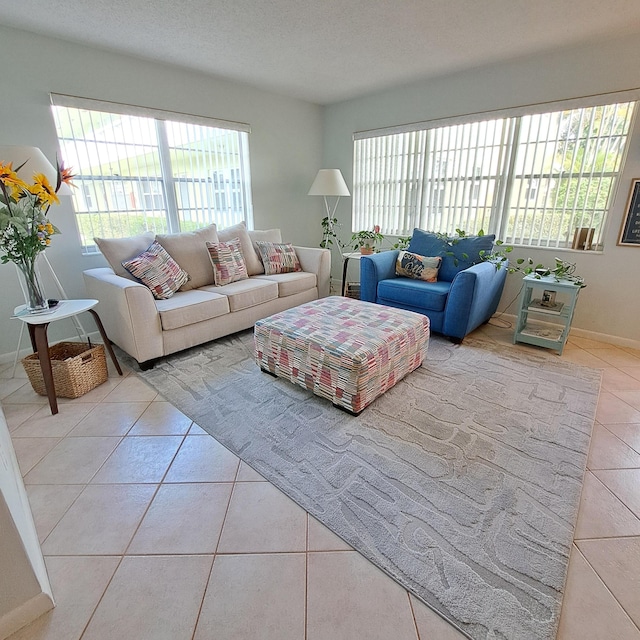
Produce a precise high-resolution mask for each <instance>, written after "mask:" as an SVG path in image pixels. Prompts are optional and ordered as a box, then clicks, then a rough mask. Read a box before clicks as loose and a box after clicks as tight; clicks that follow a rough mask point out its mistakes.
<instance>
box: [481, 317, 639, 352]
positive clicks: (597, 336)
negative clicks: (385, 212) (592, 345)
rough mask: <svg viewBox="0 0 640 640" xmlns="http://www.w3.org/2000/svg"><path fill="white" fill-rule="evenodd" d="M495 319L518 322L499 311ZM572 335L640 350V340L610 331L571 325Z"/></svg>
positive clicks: (512, 322)
mask: <svg viewBox="0 0 640 640" xmlns="http://www.w3.org/2000/svg"><path fill="white" fill-rule="evenodd" d="M493 319H496V320H505V321H507V322H510V323H511V326H512V327H515V324H516V316H515V315H514V314H511V313H499V314H497V315H496V316H494V318H493ZM571 336H574V337H577V338H588V339H589V340H596V341H597V342H605V343H606V344H612V345H614V346H616V347H627V348H628V349H637V350H638V351H640V340H632V339H631V338H621V337H620V336H612V335H610V334H608V333H599V332H597V331H588V330H587V329H579V328H578V327H571V331H570V332H569V337H571Z"/></svg>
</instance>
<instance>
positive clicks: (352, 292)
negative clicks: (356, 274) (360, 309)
mask: <svg viewBox="0 0 640 640" xmlns="http://www.w3.org/2000/svg"><path fill="white" fill-rule="evenodd" d="M345 296H346V297H347V298H353V299H354V300H360V283H359V282H347V290H346V291H345Z"/></svg>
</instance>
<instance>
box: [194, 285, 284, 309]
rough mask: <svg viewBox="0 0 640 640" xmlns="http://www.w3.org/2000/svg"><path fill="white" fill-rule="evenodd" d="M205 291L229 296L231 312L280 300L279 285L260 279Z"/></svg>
mask: <svg viewBox="0 0 640 640" xmlns="http://www.w3.org/2000/svg"><path fill="white" fill-rule="evenodd" d="M204 290H205V291H212V292H214V293H221V294H223V295H225V296H227V298H228V299H229V310H230V311H241V310H242V309H248V308H249V307H255V306H256V305H259V304H262V303H263V302H269V301H270V300H276V299H277V298H278V283H277V282H270V281H268V280H261V279H258V278H249V279H248V280H240V281H239V282H232V283H231V284H227V285H225V286H223V287H205V288H204Z"/></svg>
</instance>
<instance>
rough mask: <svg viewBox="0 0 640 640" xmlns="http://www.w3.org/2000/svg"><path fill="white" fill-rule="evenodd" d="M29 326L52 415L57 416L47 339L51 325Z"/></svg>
mask: <svg viewBox="0 0 640 640" xmlns="http://www.w3.org/2000/svg"><path fill="white" fill-rule="evenodd" d="M28 326H29V337H30V338H31V344H32V346H33V350H34V351H37V352H38V360H40V369H41V371H42V379H43V380H44V388H45V389H46V390H47V398H49V407H50V408H51V415H54V416H55V415H56V413H58V399H57V398H56V387H55V384H54V382H53V370H52V369H51V357H50V355H49V340H48V339H47V328H48V327H49V323H44V324H30V325H28Z"/></svg>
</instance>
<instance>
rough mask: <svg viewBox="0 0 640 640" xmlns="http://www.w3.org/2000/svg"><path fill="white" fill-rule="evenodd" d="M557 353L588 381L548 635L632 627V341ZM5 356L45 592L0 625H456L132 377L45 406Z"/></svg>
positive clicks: (209, 634) (369, 630) (90, 636)
mask: <svg viewBox="0 0 640 640" xmlns="http://www.w3.org/2000/svg"><path fill="white" fill-rule="evenodd" d="M481 332H482V333H483V334H484V335H485V336H486V337H490V338H492V339H494V340H497V341H500V342H502V343H504V345H505V348H524V349H530V348H535V347H526V346H519V347H513V346H512V345H511V344H510V341H511V331H510V330H506V329H502V328H499V327H496V326H492V325H487V326H485V327H483V328H482V329H481ZM562 358H563V359H564V360H569V361H572V362H576V363H579V364H582V365H586V366H589V367H595V368H598V369H602V371H603V383H602V390H601V393H600V401H599V405H598V412H597V417H596V419H597V422H596V425H595V428H594V431H593V438H592V444H591V452H590V457H589V463H588V470H587V473H586V477H585V482H584V490H583V495H582V501H581V506H580V514H579V519H578V524H577V528H576V535H575V544H574V546H573V549H572V555H571V562H570V565H569V575H568V582H567V589H566V596H565V600H564V607H563V611H562V616H561V621H560V629H559V633H558V638H559V639H561V640H578V639H579V640H640V630H639V628H638V627H639V625H640V351H634V350H632V349H622V348H616V347H612V346H611V345H607V344H603V343H599V342H594V341H591V340H586V339H580V338H573V339H571V340H570V343H569V344H568V345H567V347H566V349H565V352H564V354H563V356H562ZM10 369H11V367H9V366H4V367H2V368H1V370H0V401H1V402H2V406H3V408H4V412H5V414H6V417H7V421H8V424H9V428H10V430H11V434H12V437H13V442H14V445H15V449H16V453H17V456H18V459H19V462H20V465H21V469H22V471H23V474H24V480H25V484H26V487H27V491H28V494H29V499H30V501H31V505H32V509H33V513H34V518H35V522H36V526H37V529H38V533H39V536H40V540H41V543H42V549H43V552H44V555H45V559H46V564H47V568H48V572H49V576H50V578H51V582H52V585H53V589H54V592H55V597H56V600H57V605H58V606H57V607H56V608H55V609H54V610H53V612H50V613H48V614H46V615H44V616H42V617H41V618H40V619H38V620H37V621H35V622H34V623H32V624H31V625H29V626H28V627H26V628H24V629H22V630H21V631H20V632H18V633H17V634H16V635H14V636H12V640H44V639H47V640H53V639H56V640H77V639H79V638H82V640H107V639H112V638H113V639H117V640H122V639H123V638H125V639H129V638H131V639H133V638H135V639H136V640H164V639H166V640H182V639H184V640H192V639H193V640H213V639H215V640H231V639H235V640H240V639H242V640H245V639H258V638H259V639H263V640H271V639H273V640H289V639H291V640H359V639H365V638H366V639H367V640H377V639H380V640H390V639H392V638H393V639H394V640H454V639H459V638H461V637H462V636H461V635H460V634H459V633H458V632H457V631H456V630H455V629H454V628H453V627H451V626H449V625H448V624H447V623H445V622H443V621H442V620H441V619H440V618H439V617H438V616H437V615H435V614H434V613H432V612H431V611H430V610H429V609H428V608H427V607H426V606H424V605H423V604H421V603H420V602H419V601H417V600H416V599H415V598H414V597H413V596H411V595H409V594H408V593H407V592H406V591H405V590H404V589H402V588H401V587H400V586H399V585H397V584H396V583H395V582H394V581H392V580H391V579H390V578H388V577H387V576H386V575H385V574H383V573H382V572H381V571H379V570H378V569H377V568H375V567H374V566H373V565H372V564H370V563H369V562H368V561H367V560H365V559H363V558H362V557H361V556H360V555H359V554H358V553H356V552H355V551H353V550H352V549H351V548H349V547H348V546H347V545H345V544H344V543H343V542H342V541H341V540H339V539H338V538H337V537H336V536H334V535H333V534H332V533H331V532H330V531H329V530H328V529H326V528H325V527H324V526H323V525H321V524H320V523H319V522H317V521H316V520H314V519H313V518H312V517H311V516H309V515H308V514H307V513H306V512H305V511H303V510H302V509H301V508H299V507H298V506H297V505H295V504H294V503H293V502H292V501H291V500H289V498H287V497H286V496H284V495H283V494H282V493H280V492H279V491H278V490H277V489H276V488H275V487H273V486H272V485H271V484H270V483H268V482H266V481H265V480H264V479H263V478H262V477H260V476H259V475H257V474H256V473H255V472H253V471H252V470H251V469H250V468H249V467H248V466H246V465H245V464H244V463H242V462H241V461H240V460H239V459H238V458H237V457H235V456H234V455H233V454H231V453H229V452H228V451H227V450H226V449H224V448H223V447H222V446H221V445H219V444H218V443H217V442H216V441H215V440H214V439H213V438H211V437H210V436H208V435H207V434H205V433H204V432H203V431H202V430H201V429H200V428H199V427H198V426H197V425H195V424H192V423H191V421H190V420H189V419H188V418H186V417H185V416H184V415H183V414H181V413H180V412H179V411H177V410H176V409H175V408H174V407H172V406H171V405H170V404H169V403H167V402H165V401H163V399H162V398H161V397H158V396H157V395H156V393H155V392H154V391H153V390H151V389H150V388H149V387H148V386H146V385H145V384H144V383H143V382H141V381H140V380H139V379H138V378H136V377H135V376H132V375H129V376H128V377H125V378H119V377H117V376H115V377H110V378H109V380H108V381H107V382H106V383H104V384H103V385H101V386H100V387H98V388H97V389H95V390H94V391H92V392H90V393H89V394H87V395H85V396H83V397H82V398H78V399H76V400H73V401H69V400H61V401H60V413H59V414H58V415H57V416H51V415H50V412H49V408H48V405H47V401H46V398H42V397H40V396H37V395H36V394H35V393H34V392H33V391H32V390H31V386H30V384H29V383H28V381H27V380H26V379H25V377H24V374H23V372H20V374H19V375H21V376H22V377H18V378H13V379H11V378H9V377H8V376H9V375H10Z"/></svg>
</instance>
